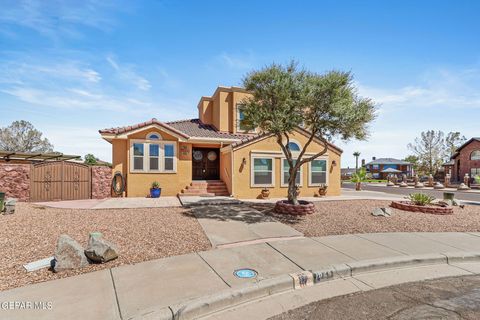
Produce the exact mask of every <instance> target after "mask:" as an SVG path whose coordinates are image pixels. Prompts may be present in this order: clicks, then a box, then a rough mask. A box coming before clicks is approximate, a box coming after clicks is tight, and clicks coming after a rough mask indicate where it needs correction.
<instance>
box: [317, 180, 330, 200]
mask: <svg viewBox="0 0 480 320" xmlns="http://www.w3.org/2000/svg"><path fill="white" fill-rule="evenodd" d="M327 188H328V186H327V185H326V184H325V183H322V184H320V186H319V187H318V195H319V196H320V197H324V196H325V195H327Z"/></svg>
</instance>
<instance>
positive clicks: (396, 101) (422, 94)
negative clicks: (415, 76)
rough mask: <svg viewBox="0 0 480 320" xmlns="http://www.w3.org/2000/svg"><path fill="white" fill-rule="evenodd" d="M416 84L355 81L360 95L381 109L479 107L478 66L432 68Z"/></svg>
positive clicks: (479, 72) (479, 76)
mask: <svg viewBox="0 0 480 320" xmlns="http://www.w3.org/2000/svg"><path fill="white" fill-rule="evenodd" d="M419 82H420V84H418V85H410V86H405V87H402V88H397V89H384V88H375V87H371V86H364V85H362V84H359V85H358V87H359V91H360V94H361V95H364V96H366V97H371V98H373V99H374V100H375V101H376V102H378V103H380V104H382V106H383V107H384V108H387V109H388V108H390V109H391V108H392V107H396V108H398V107H403V108H408V107H410V106H415V107H420V108H421V107H434V106H445V107H448V108H480V91H479V90H478V88H479V86H480V69H475V68H473V69H472V68H470V69H464V70H446V69H440V70H434V71H431V72H428V73H426V74H424V75H423V76H422V77H421V79H420V81H419Z"/></svg>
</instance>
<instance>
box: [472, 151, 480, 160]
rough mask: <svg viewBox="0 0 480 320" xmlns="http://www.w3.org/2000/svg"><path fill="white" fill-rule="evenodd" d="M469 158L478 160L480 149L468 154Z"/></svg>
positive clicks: (479, 158)
mask: <svg viewBox="0 0 480 320" xmlns="http://www.w3.org/2000/svg"><path fill="white" fill-rule="evenodd" d="M470 160H480V150H475V151H473V152H472V154H471V155H470Z"/></svg>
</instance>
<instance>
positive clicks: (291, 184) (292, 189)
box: [288, 168, 299, 205]
mask: <svg viewBox="0 0 480 320" xmlns="http://www.w3.org/2000/svg"><path fill="white" fill-rule="evenodd" d="M296 180H297V171H294V172H292V168H290V178H289V179H288V202H290V203H291V204H294V205H297V204H299V202H298V199H297V186H296V185H295V181H296Z"/></svg>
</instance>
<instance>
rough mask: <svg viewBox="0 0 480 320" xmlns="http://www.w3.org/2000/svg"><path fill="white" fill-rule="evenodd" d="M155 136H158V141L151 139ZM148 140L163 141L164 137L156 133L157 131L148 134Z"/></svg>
mask: <svg viewBox="0 0 480 320" xmlns="http://www.w3.org/2000/svg"><path fill="white" fill-rule="evenodd" d="M153 134H154V135H157V136H158V139H152V138H150V137H151V136H152V135H153ZM146 140H148V141H161V140H163V137H162V135H161V134H160V133H158V132H156V131H151V132H149V133H148V134H147V136H146Z"/></svg>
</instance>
